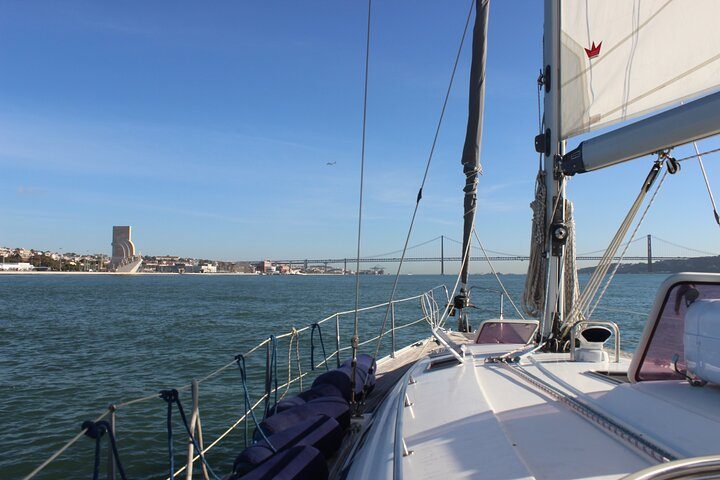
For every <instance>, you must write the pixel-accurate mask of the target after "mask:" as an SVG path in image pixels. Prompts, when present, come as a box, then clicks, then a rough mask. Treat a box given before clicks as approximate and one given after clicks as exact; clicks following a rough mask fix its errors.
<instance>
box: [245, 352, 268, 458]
mask: <svg viewBox="0 0 720 480" xmlns="http://www.w3.org/2000/svg"><path fill="white" fill-rule="evenodd" d="M235 362H236V363H237V364H238V367H239V368H240V380H241V382H242V387H243V394H244V397H245V413H244V415H245V445H247V444H248V431H247V412H248V411H250V415H251V416H252V419H253V421H254V422H255V428H256V429H257V430H258V431H259V432H260V435H262V437H263V440H265V442H267V444H268V446H269V447H270V449H271V450H272V451H273V453H276V452H277V449H276V448H275V447H274V446H273V444H272V443H270V440H268V437H267V435H265V432H264V431H263V429H262V427H261V426H260V422H258V419H257V417H256V416H255V410H253V409H252V408H251V407H250V393H249V392H248V388H247V370H246V368H245V356H244V355H242V354H241V355H236V356H235Z"/></svg>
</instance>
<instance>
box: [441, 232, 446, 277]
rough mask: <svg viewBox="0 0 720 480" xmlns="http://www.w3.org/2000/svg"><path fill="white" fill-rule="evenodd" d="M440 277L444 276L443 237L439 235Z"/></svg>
mask: <svg viewBox="0 0 720 480" xmlns="http://www.w3.org/2000/svg"><path fill="white" fill-rule="evenodd" d="M440 275H445V235H440Z"/></svg>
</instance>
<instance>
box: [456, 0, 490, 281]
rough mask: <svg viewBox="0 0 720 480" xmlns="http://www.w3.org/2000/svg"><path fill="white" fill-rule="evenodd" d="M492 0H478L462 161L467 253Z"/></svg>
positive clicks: (463, 273) (464, 278) (465, 267)
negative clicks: (489, 13)
mask: <svg viewBox="0 0 720 480" xmlns="http://www.w3.org/2000/svg"><path fill="white" fill-rule="evenodd" d="M489 11H490V0H476V1H475V25H474V27H473V44H472V64H471V66H470V95H469V102H468V121H467V131H466V132H465V144H464V146H463V153H462V159H461V163H462V166H463V173H464V174H465V187H464V188H463V191H464V192H465V200H464V202H463V207H464V217H463V218H464V225H463V252H464V254H463V255H468V257H469V253H468V251H469V250H468V245H469V244H470V236H471V235H472V229H473V225H474V221H475V207H476V202H477V184H478V175H479V174H480V172H482V166H481V164H480V145H481V141H482V131H483V110H484V107H483V106H484V104H485V57H486V54H487V25H488V12H489ZM468 264H469V262H468V261H467V259H466V261H465V262H463V266H462V271H461V282H462V285H463V287H464V286H465V285H467V281H468Z"/></svg>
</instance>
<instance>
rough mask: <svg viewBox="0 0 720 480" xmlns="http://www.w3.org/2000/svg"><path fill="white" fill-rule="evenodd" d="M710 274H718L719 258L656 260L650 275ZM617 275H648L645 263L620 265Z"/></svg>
mask: <svg viewBox="0 0 720 480" xmlns="http://www.w3.org/2000/svg"><path fill="white" fill-rule="evenodd" d="M594 269H595V267H587V268H581V269H580V270H578V271H579V272H580V273H592V271H593V270H594ZM677 272H710V273H720V256H715V257H693V258H684V259H680V260H658V261H655V262H653V269H652V273H677ZM618 273H648V266H647V263H627V264H622V265H620V268H619V269H618Z"/></svg>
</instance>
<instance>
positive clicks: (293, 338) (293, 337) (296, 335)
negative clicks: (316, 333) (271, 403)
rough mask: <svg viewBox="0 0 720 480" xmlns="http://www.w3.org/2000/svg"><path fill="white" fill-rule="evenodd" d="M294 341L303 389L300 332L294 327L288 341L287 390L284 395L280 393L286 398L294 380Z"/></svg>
mask: <svg viewBox="0 0 720 480" xmlns="http://www.w3.org/2000/svg"><path fill="white" fill-rule="evenodd" d="M293 341H295V359H296V362H297V369H298V378H299V379H300V380H299V382H300V390H302V389H303V383H302V379H303V376H304V375H303V372H302V364H301V362H300V335H299V333H298V330H297V328H295V327H293V329H292V334H291V335H290V341H289V342H288V376H287V382H286V383H285V391H284V392H283V394H282V395H280V398H281V399H282V398H284V397H285V395H287V393H288V391H289V390H290V384H291V382H292V347H293Z"/></svg>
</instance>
